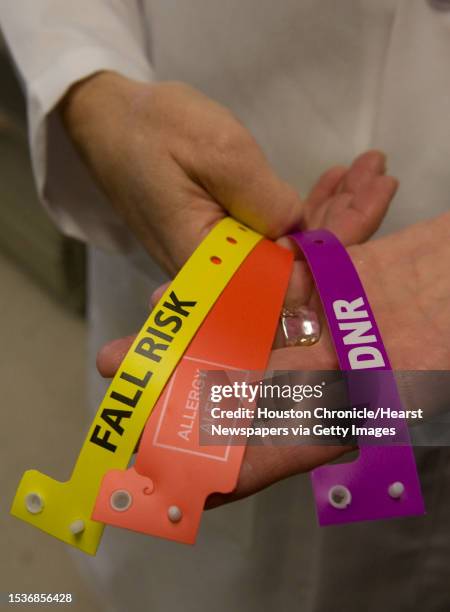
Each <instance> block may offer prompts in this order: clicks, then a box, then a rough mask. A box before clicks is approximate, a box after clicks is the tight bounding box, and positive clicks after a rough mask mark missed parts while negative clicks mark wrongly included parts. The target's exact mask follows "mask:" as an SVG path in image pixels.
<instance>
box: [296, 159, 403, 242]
mask: <svg viewBox="0 0 450 612" xmlns="http://www.w3.org/2000/svg"><path fill="white" fill-rule="evenodd" d="M385 164H386V157H385V155H384V154H383V153H382V152H380V151H367V152H366V153H363V154H362V155H360V156H359V157H357V158H356V159H355V160H354V162H353V163H352V165H351V167H350V168H349V169H348V170H347V171H344V169H343V168H341V167H336V168H332V169H331V170H329V171H328V172H326V173H325V174H324V175H323V176H322V177H321V178H320V179H319V181H318V183H317V185H316V186H315V187H314V189H313V190H312V192H311V194H310V196H309V197H308V199H307V201H306V204H305V221H306V227H307V228H308V229H316V228H319V227H324V228H326V229H329V230H330V231H332V232H334V233H335V234H336V235H337V236H338V238H339V239H340V240H341V241H342V242H343V243H344V244H347V245H350V244H356V243H360V242H363V241H364V240H367V239H368V238H369V237H370V236H371V235H372V234H373V232H375V231H376V229H377V228H378V227H379V225H380V223H381V221H382V219H383V217H384V215H385V214H386V211H387V208H388V206H389V203H390V201H391V200H392V198H393V197H394V195H395V192H396V190H397V186H398V184H397V181H396V180H395V179H394V178H392V177H389V176H384V173H385V168H386V166H385Z"/></svg>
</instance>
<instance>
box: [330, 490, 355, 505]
mask: <svg viewBox="0 0 450 612" xmlns="http://www.w3.org/2000/svg"><path fill="white" fill-rule="evenodd" d="M328 501H329V502H330V504H331V505H332V506H333V508H337V509H338V510H344V509H345V508H347V506H349V505H350V502H351V501H352V494H351V493H350V491H349V490H348V489H347V487H344V485H335V486H334V487H331V489H330V490H329V492H328Z"/></svg>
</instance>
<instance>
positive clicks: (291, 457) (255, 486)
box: [205, 445, 353, 509]
mask: <svg viewBox="0 0 450 612" xmlns="http://www.w3.org/2000/svg"><path fill="white" fill-rule="evenodd" d="M351 450H353V449H352V448H351V447H346V446H309V445H299V446H262V445H261V446H248V447H247V449H246V451H245V456H244V460H243V462H242V466H241V471H240V474H239V480H238V484H237V487H236V489H234V491H233V492H232V493H228V494H220V493H215V494H213V495H210V496H209V497H208V498H207V500H206V504H205V508H206V509H211V508H216V507H217V506H220V505H223V504H226V503H230V502H233V501H237V500H238V499H242V498H244V497H248V496H249V495H253V494H254V493H257V492H258V491H261V490H262V489H264V488H266V487H268V486H270V485H272V484H274V483H275V482H278V481H279V480H283V479H284V478H288V477H289V476H293V475H294V474H301V473H304V472H309V471H311V470H312V469H314V468H316V467H318V466H319V465H322V464H324V463H328V462H329V461H333V460H334V459H337V458H338V457H340V456H342V455H343V454H345V453H348V452H349V451H351Z"/></svg>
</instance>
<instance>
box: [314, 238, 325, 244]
mask: <svg viewBox="0 0 450 612" xmlns="http://www.w3.org/2000/svg"><path fill="white" fill-rule="evenodd" d="M314 244H323V240H321V239H320V238H317V240H314Z"/></svg>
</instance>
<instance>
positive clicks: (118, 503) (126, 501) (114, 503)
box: [110, 489, 133, 512]
mask: <svg viewBox="0 0 450 612" xmlns="http://www.w3.org/2000/svg"><path fill="white" fill-rule="evenodd" d="M132 502H133V498H132V497H131V495H130V493H128V491H125V489H119V490H118V491H114V493H113V494H112V495H111V499H110V504H111V508H112V509H113V510H116V512H125V510H128V508H129V507H130V506H131V504H132Z"/></svg>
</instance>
